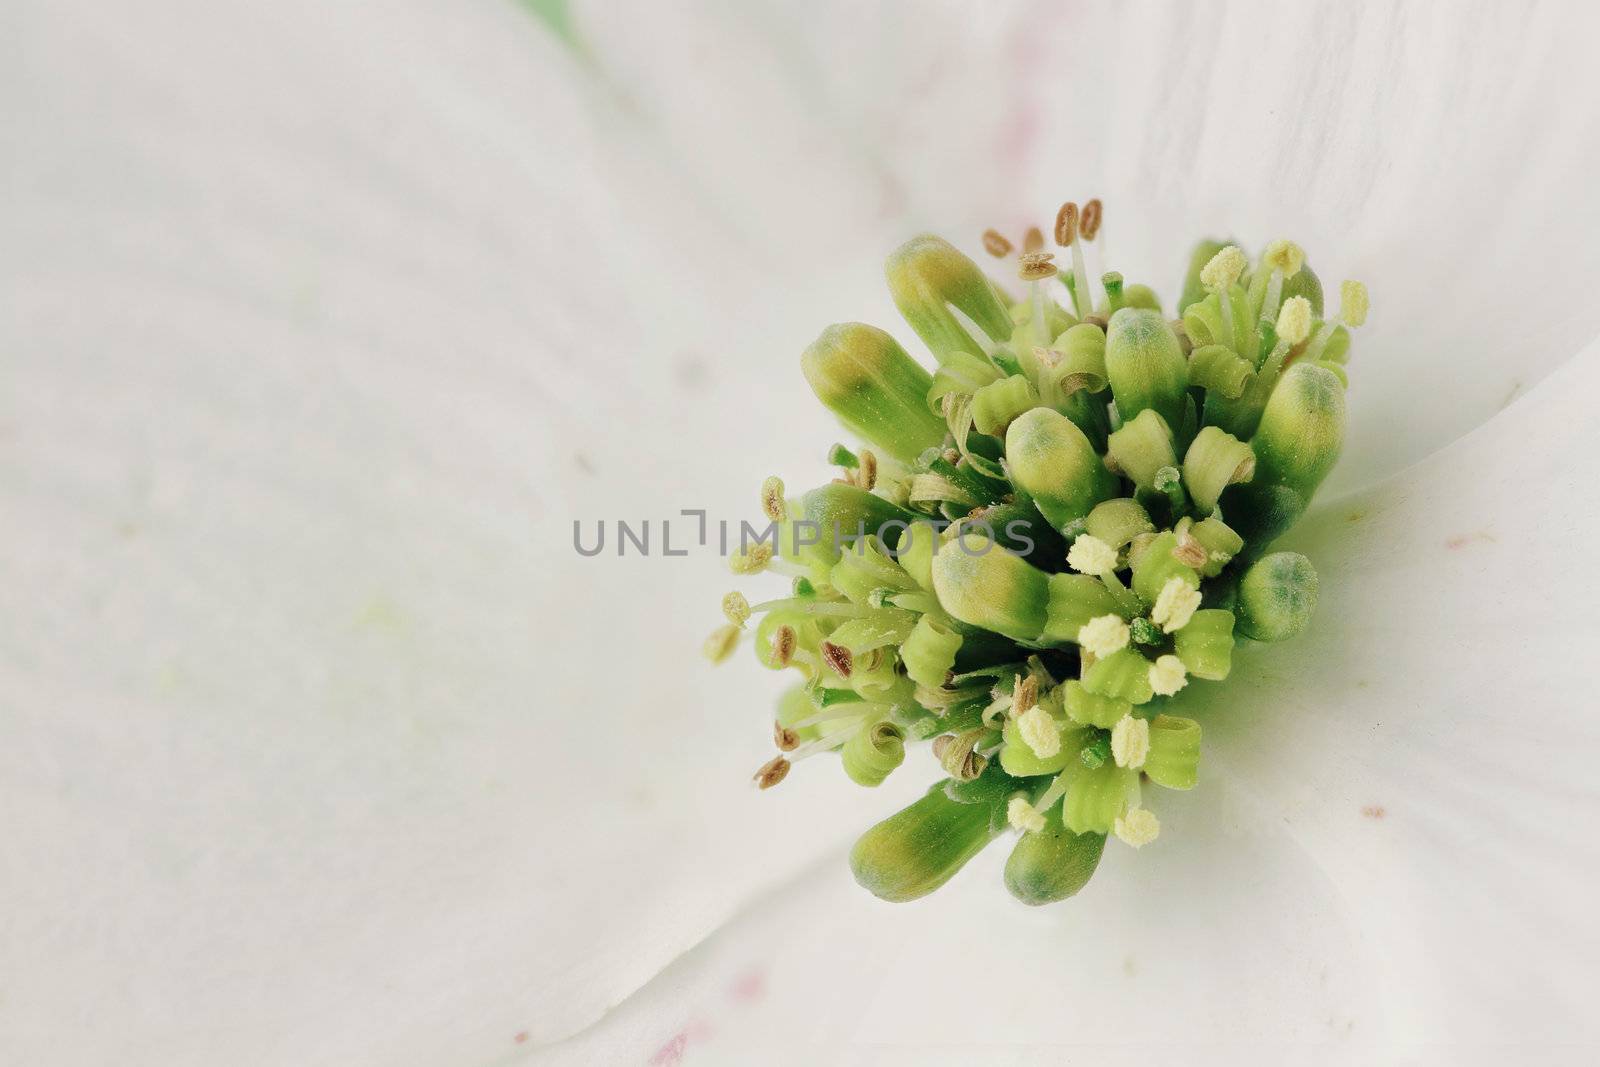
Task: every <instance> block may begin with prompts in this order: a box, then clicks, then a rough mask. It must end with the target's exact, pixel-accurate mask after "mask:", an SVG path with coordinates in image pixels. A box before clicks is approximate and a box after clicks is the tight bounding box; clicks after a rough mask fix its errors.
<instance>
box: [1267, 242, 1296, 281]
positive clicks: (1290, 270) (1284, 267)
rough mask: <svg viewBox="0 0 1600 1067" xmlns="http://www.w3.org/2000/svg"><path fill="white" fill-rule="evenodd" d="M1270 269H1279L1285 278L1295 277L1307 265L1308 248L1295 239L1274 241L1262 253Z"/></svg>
mask: <svg viewBox="0 0 1600 1067" xmlns="http://www.w3.org/2000/svg"><path fill="white" fill-rule="evenodd" d="M1261 262H1262V263H1264V264H1266V266H1267V269H1268V270H1279V271H1282V272H1283V276H1284V277H1285V278H1293V277H1294V276H1295V275H1296V274H1299V273H1300V268H1301V267H1303V266H1305V265H1306V250H1305V249H1303V248H1301V247H1300V246H1299V245H1297V244H1295V243H1294V242H1293V241H1273V242H1272V243H1271V244H1269V245H1268V246H1267V250H1266V251H1265V252H1263V253H1262V255H1261Z"/></svg>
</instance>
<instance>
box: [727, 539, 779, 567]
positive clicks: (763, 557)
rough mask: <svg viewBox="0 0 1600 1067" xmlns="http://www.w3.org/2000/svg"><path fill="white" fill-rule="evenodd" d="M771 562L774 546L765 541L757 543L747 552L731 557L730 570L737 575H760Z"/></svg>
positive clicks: (729, 559)
mask: <svg viewBox="0 0 1600 1067" xmlns="http://www.w3.org/2000/svg"><path fill="white" fill-rule="evenodd" d="M771 562H772V546H771V545H770V544H768V543H767V542H765V541H757V542H756V543H755V544H753V545H751V546H750V548H749V549H748V550H747V551H744V552H740V553H737V554H735V555H733V556H730V557H729V558H728V569H729V570H731V571H733V573H735V574H760V573H761V572H762V571H764V570H766V569H767V564H769V563H771Z"/></svg>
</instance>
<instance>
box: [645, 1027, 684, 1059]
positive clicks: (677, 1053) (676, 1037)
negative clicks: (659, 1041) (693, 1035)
mask: <svg viewBox="0 0 1600 1067" xmlns="http://www.w3.org/2000/svg"><path fill="white" fill-rule="evenodd" d="M688 1045H689V1035H688V1033H686V1032H685V1031H682V1030H680V1031H678V1032H677V1033H676V1034H673V1035H672V1040H670V1041H668V1042H667V1043H666V1044H665V1045H662V1046H661V1047H660V1048H658V1049H656V1054H655V1055H654V1056H651V1057H650V1067H677V1064H680V1063H682V1062H683V1050H684V1049H685V1048H687V1047H688Z"/></svg>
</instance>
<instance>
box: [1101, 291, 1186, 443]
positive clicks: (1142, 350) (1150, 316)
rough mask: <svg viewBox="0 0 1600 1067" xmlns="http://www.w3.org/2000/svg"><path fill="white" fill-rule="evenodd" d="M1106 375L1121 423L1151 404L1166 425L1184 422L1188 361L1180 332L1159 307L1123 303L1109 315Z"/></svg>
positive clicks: (1176, 424) (1150, 406) (1129, 419)
mask: <svg viewBox="0 0 1600 1067" xmlns="http://www.w3.org/2000/svg"><path fill="white" fill-rule="evenodd" d="M1106 375H1107V377H1108V378H1110V380H1111V395H1112V396H1113V397H1115V398H1116V401H1117V412H1118V414H1120V415H1121V416H1122V421H1123V422H1124V423H1126V422H1129V421H1131V420H1132V419H1133V418H1134V417H1135V416H1137V415H1138V414H1139V412H1141V411H1144V410H1145V409H1146V408H1153V409H1155V411H1156V413H1157V414H1159V415H1160V416H1161V417H1162V418H1163V419H1165V420H1166V422H1167V425H1168V426H1181V425H1183V411H1184V399H1185V390H1186V389H1187V388H1188V387H1189V369H1188V364H1187V363H1186V362H1185V360H1184V358H1183V349H1182V348H1181V347H1180V346H1179V344H1178V335H1177V334H1175V333H1173V332H1172V327H1171V326H1169V325H1168V324H1167V320H1166V319H1164V318H1162V317H1161V313H1160V312H1158V311H1151V310H1149V309H1148V308H1135V307H1125V308H1123V309H1122V310H1121V311H1119V312H1117V313H1116V314H1115V315H1113V316H1111V323H1110V326H1109V327H1108V329H1107V331H1106Z"/></svg>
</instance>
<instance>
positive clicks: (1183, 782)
mask: <svg viewBox="0 0 1600 1067" xmlns="http://www.w3.org/2000/svg"><path fill="white" fill-rule="evenodd" d="M1199 768H1200V724H1199V723H1197V722H1195V721H1194V720H1193V719H1180V718H1178V717H1177V716H1175V715H1157V716H1156V717H1155V718H1153V719H1151V720H1150V752H1149V754H1148V755H1147V756H1145V760H1144V773H1145V774H1146V775H1147V776H1148V777H1149V779H1150V780H1151V781H1152V782H1154V783H1156V784H1157V785H1162V786H1166V787H1167V788H1168V789H1193V788H1194V783H1195V779H1196V777H1197V776H1198V774H1199Z"/></svg>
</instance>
